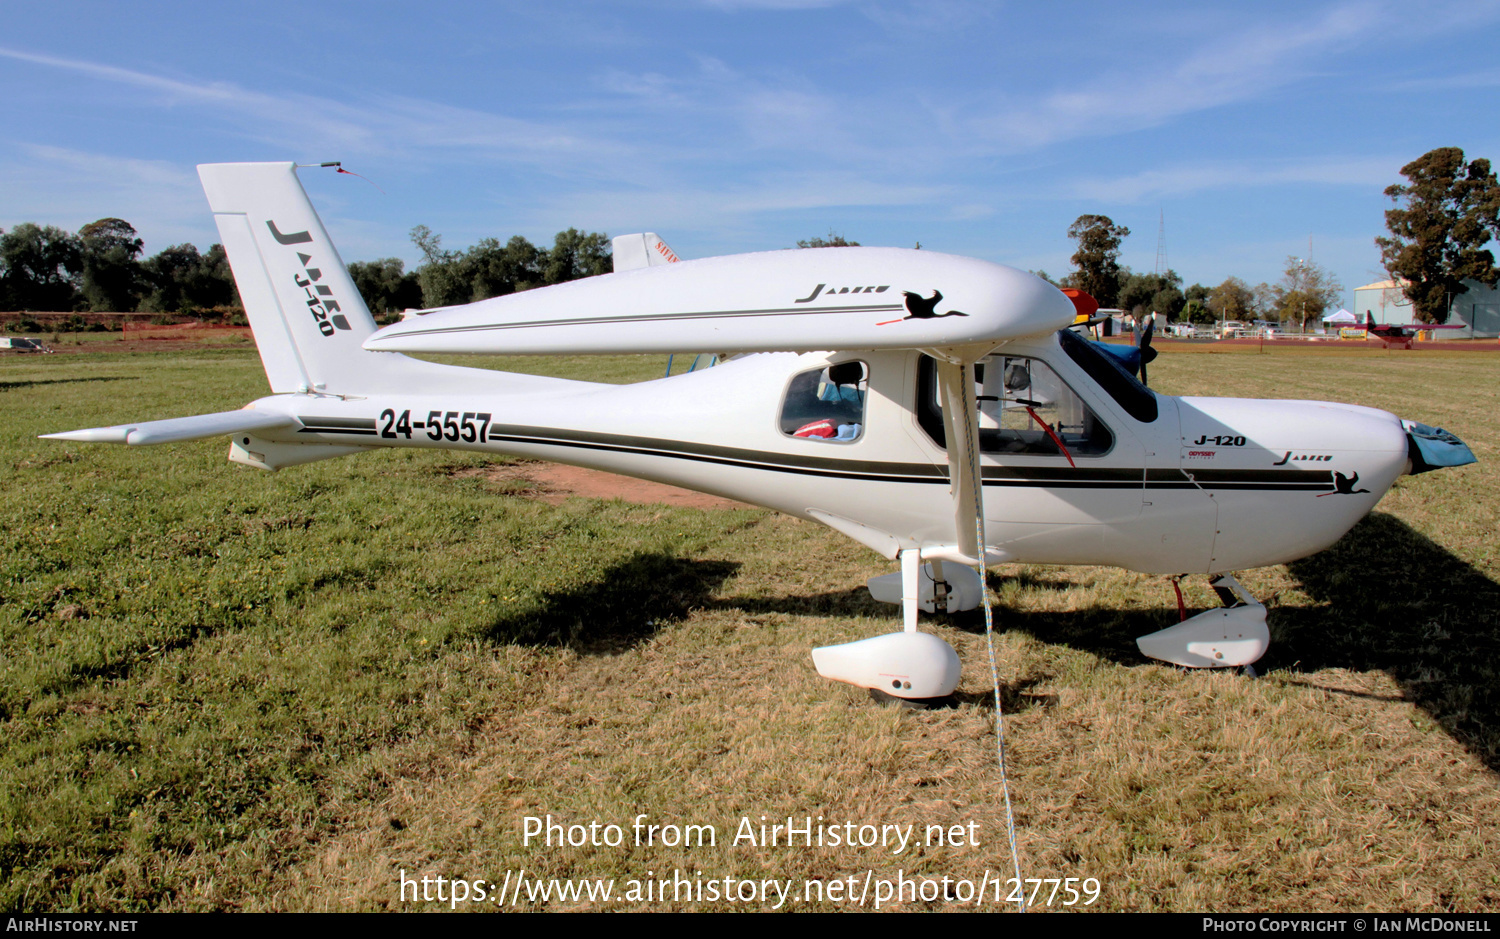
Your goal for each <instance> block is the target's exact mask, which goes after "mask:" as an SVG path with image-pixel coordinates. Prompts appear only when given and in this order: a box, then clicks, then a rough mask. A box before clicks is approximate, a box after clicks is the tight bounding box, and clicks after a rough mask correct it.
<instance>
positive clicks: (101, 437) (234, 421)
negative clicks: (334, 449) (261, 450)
mask: <svg viewBox="0 0 1500 939" xmlns="http://www.w3.org/2000/svg"><path fill="white" fill-rule="evenodd" d="M296 425H297V419H296V418H295V417H292V416H290V415H288V414H276V413H274V412H271V411H244V410H241V411H220V412H219V413H217V414H199V415H196V416H194V417H173V418H169V419H167V420H164V421H145V422H143V423H139V424H116V425H115V426H113V427H90V428H89V429H87V430H70V431H68V432H66V433H62V434H42V436H43V437H45V438H46V439H48V440H74V441H77V442H79V443H123V444H128V445H130V446H133V447H143V446H150V445H151V444H158V443H182V442H183V441H186V440H206V439H207V438H209V437H222V436H224V435H225V434H241V433H246V432H248V431H253V430H270V429H272V428H275V427H295V426H296Z"/></svg>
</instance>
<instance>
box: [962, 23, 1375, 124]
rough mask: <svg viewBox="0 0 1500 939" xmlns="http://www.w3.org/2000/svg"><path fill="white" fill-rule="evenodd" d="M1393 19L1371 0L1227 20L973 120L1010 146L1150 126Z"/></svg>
mask: <svg viewBox="0 0 1500 939" xmlns="http://www.w3.org/2000/svg"><path fill="white" fill-rule="evenodd" d="M1393 25H1394V24H1393V23H1392V22H1391V18H1390V17H1389V16H1388V15H1383V11H1382V10H1381V8H1380V7H1378V6H1376V5H1373V4H1357V5H1344V6H1339V7H1335V8H1333V9H1331V10H1329V11H1327V12H1325V13H1324V14H1323V15H1321V16H1319V17H1313V18H1309V19H1308V20H1306V21H1299V20H1287V19H1285V18H1281V19H1278V20H1277V21H1276V22H1275V23H1273V24H1269V25H1264V26H1255V27H1252V28H1241V27H1239V26H1238V25H1237V24H1227V25H1224V26H1222V27H1221V31H1220V32H1218V33H1217V34H1216V35H1213V36H1211V37H1206V38H1204V39H1203V40H1201V41H1200V44H1199V47H1198V48H1197V49H1196V50H1195V51H1193V52H1191V53H1189V54H1187V55H1186V56H1184V57H1182V58H1181V59H1180V60H1178V61H1175V62H1174V61H1173V59H1172V57H1171V56H1170V55H1166V56H1162V57H1160V58H1159V59H1156V60H1155V61H1156V62H1159V63H1160V65H1157V66H1153V67H1146V68H1142V69H1137V70H1135V71H1122V70H1117V71H1113V72H1110V73H1108V74H1105V75H1103V76H1101V77H1099V78H1096V79H1094V80H1092V81H1089V82H1087V83H1085V84H1082V85H1077V86H1073V87H1066V88H1061V89H1058V90H1056V91H1053V92H1052V93H1050V94H1046V95H1043V96H1042V97H1041V100H1040V101H1038V102H1037V103H1035V104H1026V103H1020V104H1015V105H1013V106H1011V107H1009V108H1006V109H1004V110H1002V111H1000V112H998V113H995V114H992V115H990V116H989V117H985V118H980V119H976V120H974V121H972V122H971V127H972V128H973V129H974V130H975V131H977V132H979V133H981V134H982V135H983V136H984V137H985V138H986V139H987V140H990V141H992V142H993V143H994V144H996V145H997V146H999V147H1000V148H1001V149H1002V150H1011V151H1015V150H1026V149H1033V148H1037V147H1042V146H1046V145H1048V144H1052V143H1057V142H1059V141H1063V140H1070V139H1076V138H1079V137H1096V136H1108V135H1112V134H1118V133H1124V132H1128V131H1132V130H1140V129H1143V128H1148V127H1155V126H1158V125H1160V124H1163V123H1165V122H1167V121H1169V120H1171V119H1172V118H1175V117H1179V116H1181V115H1184V114H1189V113H1193V112H1197V111H1203V110H1207V109H1210V108H1215V107H1220V106H1223V105H1226V104H1230V103H1233V102H1237V101H1243V100H1247V99H1251V98H1254V97H1257V96H1260V95H1262V94H1265V93H1266V92H1268V91H1270V90H1272V89H1275V88H1279V87H1282V86H1285V85H1288V84H1291V83H1293V82H1296V81H1298V80H1300V79H1303V78H1305V77H1307V76H1308V75H1310V74H1313V73H1314V71H1315V67H1314V66H1313V65H1312V63H1314V62H1316V61H1318V59H1319V58H1320V57H1326V56H1330V55H1332V54H1334V53H1335V52H1336V51H1338V50H1340V49H1342V48H1343V47H1345V46H1347V45H1350V44H1353V43H1356V42H1358V41H1360V40H1362V39H1365V38H1368V37H1370V36H1374V35H1379V34H1383V33H1385V32H1386V31H1387V30H1389V29H1391V28H1392V26H1393Z"/></svg>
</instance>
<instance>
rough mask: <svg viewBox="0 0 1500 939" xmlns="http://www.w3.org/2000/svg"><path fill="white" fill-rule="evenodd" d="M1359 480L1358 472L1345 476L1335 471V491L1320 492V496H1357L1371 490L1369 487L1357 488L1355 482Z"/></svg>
mask: <svg viewBox="0 0 1500 939" xmlns="http://www.w3.org/2000/svg"><path fill="white" fill-rule="evenodd" d="M1357 482H1359V474H1358V473H1355V474H1354V475H1353V476H1345V475H1344V474H1343V473H1334V474H1333V491H1332V492H1320V493H1318V498H1319V499H1321V498H1323V497H1324V496H1356V495H1359V494H1360V493H1361V492H1369V491H1370V490H1368V489H1355V488H1354V484H1355V483H1357Z"/></svg>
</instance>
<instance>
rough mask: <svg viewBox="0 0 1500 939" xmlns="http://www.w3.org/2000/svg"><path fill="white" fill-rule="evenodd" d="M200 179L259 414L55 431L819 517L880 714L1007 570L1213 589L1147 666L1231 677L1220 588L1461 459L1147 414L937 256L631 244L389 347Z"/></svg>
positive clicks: (217, 187) (1255, 410) (249, 177)
mask: <svg viewBox="0 0 1500 939" xmlns="http://www.w3.org/2000/svg"><path fill="white" fill-rule="evenodd" d="M199 175H200V177H201V178H202V181H203V187H204V190H205V191H206V193H207V195H208V201H209V204H210V206H211V207H212V209H213V212H214V218H215V220H216V222H217V223H218V227H219V233H220V235H221V236H222V238H223V242H224V247H225V249H226V251H227V252H228V255H229V261H230V264H231V266H232V267H233V270H234V276H235V281H236V283H237V284H238V285H239V290H240V296H241V298H242V299H243V300H244V304H245V310H246V314H247V315H248V317H249V319H250V324H251V327H252V329H253V331H254V333H255V340H256V344H257V346H258V348H259V351H260V356H261V361H262V362H263V364H264V366H265V370H266V376H267V378H268V379H269V380H270V385H271V391H272V392H273V393H272V394H271V395H270V396H268V397H264V398H260V399H258V400H256V401H253V402H251V403H249V404H247V405H245V407H244V408H243V409H242V410H238V411H228V412H224V413H219V414H204V415H199V416H196V417H184V418H177V419H173V420H158V421H148V422H144V423H135V424H121V425H118V426H114V427H103V428H95V429H90V430H79V431H73V432H70V433H60V434H50V435H48V436H50V437H53V438H56V439H61V440H72V441H90V442H108V443H122V444H128V445H134V446H140V445H150V444H162V443H172V442H177V441H187V440H199V439H204V438H210V437H217V436H222V435H229V436H230V437H232V443H231V445H230V450H229V458H230V459H231V460H232V461H234V462H237V463H244V464H246V465H249V466H255V467H259V468H261V469H267V470H278V469H281V468H283V467H288V466H295V465H298V464H301V463H310V462H313V461H316V460H325V459H329V458H332V457H339V456H346V455H349V454H354V453H360V452H363V451H365V450H369V449H372V448H375V447H425V448H451V449H462V450H473V451H481V452H492V453H505V454H511V455H516V456H523V457H533V458H538V459H543V460H552V461H556V462H561V463H571V464H576V465H579V466H587V467H593V468H596V469H601V470H607V471H609V472H614V473H623V474H626V475H630V476H637V477H642V478H646V479H653V480H658V481H660V482H664V483H669V484H672V485H675V486H682V487H685V488H688V489H695V490H699V491H702V492H707V493H713V494H715V495H720V496H726V497H729V498H733V499H738V500H741V501H744V502H749V503H754V504H758V505H762V506H766V507H768V508H772V509H776V510H778V511H781V512H786V513H788V514H790V515H794V516H798V517H800V518H806V519H813V520H816V521H818V522H822V523H823V524H825V525H827V526H829V527H831V528H833V529H835V530H837V531H839V532H842V533H843V534H845V535H847V536H849V537H850V538H852V539H854V540H855V541H857V542H859V543H860V544H862V545H865V546H867V547H869V548H871V549H873V550H875V551H877V552H879V553H881V554H883V555H885V556H886V557H888V558H891V559H893V560H898V561H899V565H900V570H899V571H898V572H895V573H892V574H888V575H886V576H884V577H877V578H875V579H874V580H872V581H871V582H870V584H869V588H870V591H871V593H872V594H873V595H874V596H875V597H877V598H878V599H881V600H885V601H888V602H892V603H899V604H901V606H902V608H903V619H904V627H905V628H904V630H903V631H901V632H895V633H891V634H888V635H885V636H879V637H875V638H872V639H866V640H862V641H860V642H854V643H848V644H845V645H842V646H832V647H827V648H823V649H818V650H815V651H814V653H813V659H814V663H815V665H816V667H817V668H818V670H819V672H820V673H822V674H824V675H825V676H827V677H830V678H834V679H839V680H843V681H849V682H852V683H854V684H856V685H861V686H864V687H868V688H874V689H879V690H883V691H885V692H887V693H889V694H891V695H893V696H896V697H902V698H914V699H923V698H937V697H942V696H945V695H948V694H950V693H951V692H952V691H953V690H954V688H955V687H956V686H957V683H958V679H959V661H958V656H957V654H956V653H955V652H954V650H953V649H952V648H951V647H950V646H949V645H948V644H947V643H945V642H943V641H942V640H941V639H939V638H938V637H936V636H934V635H931V634H929V633H919V632H917V628H916V627H917V616H918V610H919V609H922V610H926V611H928V612H933V611H935V610H936V611H956V610H964V609H972V608H974V607H976V606H978V605H979V603H980V600H981V596H982V588H981V584H982V581H981V578H980V575H979V573H978V572H977V571H976V570H975V568H982V567H983V566H985V565H993V564H998V563H1002V562H1028V563H1043V564H1087V565H1111V566H1117V567H1123V568H1127V569H1130V570H1134V571H1140V572H1143V573H1147V574H1160V575H1169V576H1172V577H1174V578H1176V577H1177V576H1179V575H1185V574H1205V575H1209V576H1210V577H1212V578H1213V583H1214V585H1215V587H1216V588H1217V589H1218V591H1219V594H1220V596H1221V597H1222V598H1224V601H1225V604H1226V605H1225V606H1224V607H1223V608H1222V609H1217V610H1211V611H1209V612H1207V613H1202V614H1199V615H1197V616H1193V617H1191V618H1185V619H1184V621H1183V622H1181V623H1179V624H1177V625H1175V626H1172V627H1170V628H1168V629H1164V630H1162V631H1160V632H1157V633H1153V634H1151V635H1149V636H1143V637H1141V638H1140V640H1138V642H1139V646H1140V649H1141V651H1142V652H1143V653H1144V654H1145V655H1147V656H1151V657H1154V658H1157V659H1162V660H1165V661H1168V662H1173V663H1177V664H1179V665H1183V666H1190V667H1230V666H1242V665H1243V666H1248V665H1249V664H1250V663H1252V662H1254V661H1256V660H1257V659H1258V658H1259V657H1260V656H1261V655H1262V654H1263V653H1264V652H1265V650H1266V647H1267V645H1268V643H1269V640H1270V634H1269V633H1268V631H1267V629H1266V610H1265V607H1264V606H1262V605H1261V604H1259V603H1257V602H1256V601H1255V600H1254V598H1253V597H1251V596H1250V595H1249V594H1248V593H1247V592H1246V591H1245V590H1244V589H1243V588H1242V587H1241V586H1240V585H1239V584H1238V583H1237V582H1235V581H1234V579H1233V578H1232V577H1231V576H1229V572H1231V571H1236V570H1242V569H1245V568H1253V567H1261V566H1265V565H1271V564H1279V563H1282V562H1285V561H1291V560H1293V559H1296V558H1301V557H1305V556H1307V555H1309V554H1312V553H1314V552H1316V551H1319V550H1322V549H1323V548H1326V547H1328V546H1329V545H1331V544H1333V543H1334V542H1335V541H1337V540H1338V539H1339V538H1340V537H1341V536H1343V534H1344V533H1345V532H1347V531H1348V530H1349V529H1350V528H1351V527H1353V525H1354V524H1355V523H1356V522H1357V521H1359V519H1361V518H1362V517H1364V515H1365V514H1366V513H1367V512H1369V511H1370V509H1371V508H1372V507H1373V506H1374V505H1375V503H1376V502H1377V501H1379V499H1380V498H1381V496H1382V495H1384V493H1385V492H1386V490H1387V489H1389V488H1390V486H1391V484H1392V483H1393V482H1394V481H1395V480H1396V478H1397V477H1398V476H1400V475H1401V474H1402V473H1404V472H1411V471H1414V470H1415V471H1421V470H1424V469H1429V468H1433V467H1434V466H1436V465H1453V464H1456V463H1459V462H1468V461H1470V460H1472V459H1473V457H1472V456H1471V455H1468V451H1467V450H1466V449H1465V448H1464V447H1463V445H1462V443H1461V442H1459V441H1458V440H1457V438H1454V437H1452V436H1451V435H1446V434H1444V433H1442V432H1438V431H1433V430H1432V429H1431V428H1425V427H1423V426H1422V425H1415V424H1412V423H1411V422H1403V421H1401V420H1399V419H1397V418H1396V417H1395V416H1393V415H1391V414H1389V413H1387V412H1385V411H1379V410H1375V409H1373V408H1366V407H1356V406H1352V405H1344V404H1329V403H1324V402H1313V401H1258V400H1239V399H1230V398H1196V397H1184V398H1175V397H1169V396H1165V395H1159V394H1156V393H1154V392H1152V391H1150V390H1148V389H1147V388H1146V387H1145V386H1144V385H1142V384H1141V383H1140V382H1139V381H1137V380H1136V379H1135V378H1134V377H1133V375H1132V374H1131V373H1130V372H1129V371H1127V369H1126V368H1124V367H1122V366H1121V365H1120V364H1119V361H1118V360H1117V359H1114V358H1112V357H1110V356H1106V355H1102V354H1100V352H1099V351H1098V350H1097V349H1096V347H1095V346H1093V345H1092V344H1090V343H1089V342H1087V341H1086V340H1084V339H1082V338H1081V337H1080V336H1078V335H1077V334H1075V333H1073V332H1072V331H1069V330H1067V329H1066V328H1065V327H1067V326H1068V325H1069V324H1070V323H1072V322H1073V321H1074V319H1075V312H1076V311H1075V307H1074V304H1073V303H1072V302H1071V301H1070V300H1069V298H1067V297H1065V296H1064V295H1063V294H1062V293H1061V292H1060V291H1058V290H1057V289H1056V288H1054V287H1052V286H1051V285H1050V284H1048V283H1046V282H1045V281H1043V280H1041V279H1039V278H1037V277H1035V276H1033V275H1031V274H1029V273H1026V272H1024V271H1019V270H1015V269H1012V268H1009V267H1003V266H1001V265H998V264H992V263H988V262H985V261H979V260H973V259H969V258H961V257H954V256H951V255H944V254H938V253H935V252H931V251H913V250H901V249H895V248H846V247H841V248H837V249H824V250H791V251H773V252H767V253H763V254H746V255H736V256H732V257H718V258H706V259H703V260H694V261H681V262H679V261H678V259H677V257H676V255H675V254H673V253H672V251H671V249H670V248H667V247H666V245H665V244H664V243H663V242H661V239H659V238H657V237H656V236H655V235H632V236H625V237H624V238H622V239H617V240H616V251H617V253H616V263H617V269H616V271H615V273H612V274H606V275H602V276H598V277H590V278H587V279H585V280H580V281H574V282H571V283H566V284H560V285H557V286H551V287H544V288H540V289H535V290H530V291H526V292H523V293H517V294H512V295H509V296H504V297H496V298H493V299H489V300H483V301H479V302H477V303H472V304H469V305H467V306H459V307H449V308H443V309H437V310H433V311H430V312H427V313H426V314H425V315H422V316H417V317H412V318H408V319H405V320H403V321H402V322H400V323H397V324H395V325H392V326H387V327H385V328H384V329H377V328H376V325H375V322H374V320H373V319H372V318H371V316H370V313H369V311H368V310H367V309H366V307H365V304H364V303H363V301H362V300H361V299H360V296H359V294H358V292H357V291H356V290H355V287H354V284H353V282H352V281H351V280H350V278H349V275H348V272H347V270H346V268H345V267H344V263H343V261H342V260H340V258H339V255H338V253H337V251H336V250H335V249H334V246H333V244H332V242H331V241H330V240H329V238H328V233H327V232H326V231H325V230H324V228H323V225H322V223H321V221H320V220H319V218H318V216H317V214H316V212H315V211H314V210H313V207H312V204H311V202H310V201H309V200H308V198H307V194H306V192H305V191H304V190H303V188H302V186H301V183H300V182H299V181H298V179H297V174H296V166H295V165H294V164H291V163H274V164H222V165H207V166H201V167H199ZM829 350H833V351H829ZM687 351H693V352H704V351H711V352H717V353H720V354H722V355H726V356H729V357H730V358H729V359H728V361H726V362H725V363H724V364H721V365H719V366H717V367H714V368H711V369H705V370H700V371H694V372H691V373H688V374H682V375H676V376H672V377H668V378H663V379H658V380H656V381H648V382H641V383H639V384H634V385H626V386H619V385H611V384H599V383H593V382H586V381H567V380H563V379H556V378H543V377H536V376H531V375H520V374H512V373H506V372H496V371H490V370H484V369H472V368H462V367H456V366H445V365H438V364H433V363H429V362H425V361H421V360H418V359H413V358H410V357H408V356H406V355H403V354H402V353H405V352H441V353H452V352H467V353H502V354H512V355H514V354H563V353H568V354H590V353H595V354H604V353H612V354H613V353H674V352H687ZM976 467H979V471H978V479H977V480H976V472H975V468H976ZM976 481H978V482H980V484H981V485H980V486H977V487H976V485H975V483H976ZM980 491H982V496H980V495H979V492H980ZM981 506H982V507H981ZM1175 582H1176V581H1175V579H1174V584H1175Z"/></svg>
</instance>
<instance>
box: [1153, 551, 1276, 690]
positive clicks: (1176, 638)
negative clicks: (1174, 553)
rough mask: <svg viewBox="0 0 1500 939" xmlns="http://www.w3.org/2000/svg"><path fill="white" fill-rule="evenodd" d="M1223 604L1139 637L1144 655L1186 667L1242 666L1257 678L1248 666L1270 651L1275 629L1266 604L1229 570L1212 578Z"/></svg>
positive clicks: (1211, 581) (1213, 585) (1212, 585)
mask: <svg viewBox="0 0 1500 939" xmlns="http://www.w3.org/2000/svg"><path fill="white" fill-rule="evenodd" d="M1208 583H1209V586H1211V587H1213V588H1214V592H1215V593H1217V594H1218V595H1219V599H1220V600H1221V601H1223V603H1224V606H1223V607H1222V608H1220V609H1217V610H1209V611H1208V612H1206V613H1199V614H1198V615H1197V616H1190V617H1188V618H1187V619H1185V620H1183V621H1182V622H1180V623H1178V624H1177V625H1176V626H1170V627H1168V628H1166V629H1163V630H1161V631H1160V632H1154V633H1151V634H1150V635H1148V636H1142V637H1140V638H1139V639H1137V640H1136V641H1135V644H1136V645H1137V646H1138V647H1140V650H1141V654H1142V655H1145V656H1147V657H1149V658H1153V659H1160V660H1161V661H1163V662H1171V663H1172V664H1174V665H1182V666H1185V667H1187V668H1238V667H1240V666H1244V667H1245V669H1246V674H1248V675H1250V676H1252V677H1253V676H1254V674H1255V671H1254V669H1251V668H1250V664H1251V663H1252V662H1255V661H1257V660H1259V659H1260V657H1261V656H1263V655H1265V654H1266V648H1267V647H1268V646H1270V644H1271V632H1270V630H1269V629H1267V628H1266V608H1265V606H1263V605H1262V604H1261V603H1260V602H1259V601H1257V600H1256V599H1255V598H1254V597H1252V596H1251V595H1250V593H1249V591H1247V590H1246V589H1245V588H1244V587H1242V586H1240V582H1239V581H1237V580H1235V579H1234V578H1233V577H1231V576H1229V575H1228V574H1220V575H1219V576H1217V577H1214V578H1212V579H1211V580H1209V582H1208Z"/></svg>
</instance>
